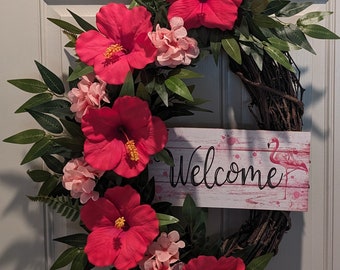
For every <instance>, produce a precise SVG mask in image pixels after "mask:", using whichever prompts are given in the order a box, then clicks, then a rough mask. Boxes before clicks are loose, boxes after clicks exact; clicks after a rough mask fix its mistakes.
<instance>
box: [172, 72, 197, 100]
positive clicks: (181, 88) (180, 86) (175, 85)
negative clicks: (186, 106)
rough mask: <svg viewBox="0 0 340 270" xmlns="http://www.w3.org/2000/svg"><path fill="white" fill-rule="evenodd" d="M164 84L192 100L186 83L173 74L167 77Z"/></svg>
mask: <svg viewBox="0 0 340 270" xmlns="http://www.w3.org/2000/svg"><path fill="white" fill-rule="evenodd" d="M165 86H166V87H167V88H168V89H169V90H170V91H171V92H173V93H175V94H177V95H179V96H181V97H183V98H185V99H187V100H190V101H194V99H193V97H192V95H191V93H190V91H189V88H188V87H187V85H186V84H185V83H184V82H183V81H182V80H181V79H178V78H176V77H174V76H171V77H169V78H168V79H166V80H165Z"/></svg>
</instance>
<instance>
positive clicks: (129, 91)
mask: <svg viewBox="0 0 340 270" xmlns="http://www.w3.org/2000/svg"><path fill="white" fill-rule="evenodd" d="M134 95H135V83H134V80H133V76H132V72H131V71H129V72H128V74H127V75H126V78H125V81H124V84H123V86H122V89H121V90H120V93H119V96H134Z"/></svg>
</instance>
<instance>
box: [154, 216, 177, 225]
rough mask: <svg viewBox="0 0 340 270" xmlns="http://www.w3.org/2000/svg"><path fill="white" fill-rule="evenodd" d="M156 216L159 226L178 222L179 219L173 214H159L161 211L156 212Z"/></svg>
mask: <svg viewBox="0 0 340 270" xmlns="http://www.w3.org/2000/svg"><path fill="white" fill-rule="evenodd" d="M157 218H158V220H159V226H165V225H170V224H175V223H177V222H179V219H177V218H175V217H173V216H170V215H166V214H161V213H157Z"/></svg>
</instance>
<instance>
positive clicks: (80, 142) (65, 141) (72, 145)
mask: <svg viewBox="0 0 340 270" xmlns="http://www.w3.org/2000/svg"><path fill="white" fill-rule="evenodd" d="M53 141H54V142H56V143H57V144H59V145H62V146H64V147H66V148H68V149H70V150H72V151H73V152H82V151H83V146H84V137H80V138H79V137H76V138H73V137H72V138H68V137H61V138H55V139H53Z"/></svg>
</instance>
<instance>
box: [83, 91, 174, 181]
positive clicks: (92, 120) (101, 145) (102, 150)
mask: <svg viewBox="0 0 340 270" xmlns="http://www.w3.org/2000/svg"><path fill="white" fill-rule="evenodd" d="M82 130H83V133H84V134H85V136H86V140H85V143H84V156H85V160H86V161H87V162H88V163H89V164H90V165H91V166H92V167H93V168H96V169H99V170H103V171H107V170H113V171H114V172H116V173H117V174H119V175H121V176H123V177H126V178H131V177H134V176H137V175H138V174H139V173H140V172H141V171H143V170H144V169H145V167H146V165H147V164H148V163H149V160H150V156H151V155H154V154H156V153H158V152H159V151H161V150H162V149H163V148H164V146H165V144H166V142H167V140H168V133H167V129H166V126H165V124H164V122H163V121H162V120H161V119H160V118H159V117H156V116H152V115H151V112H150V109H149V106H148V103H147V102H145V101H143V100H141V99H139V98H137V97H131V96H124V97H120V98H118V99H117V100H116V101H115V103H114V104H113V106H112V108H109V107H102V108H100V109H89V110H88V111H87V113H86V114H85V115H84V116H83V119H82Z"/></svg>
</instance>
